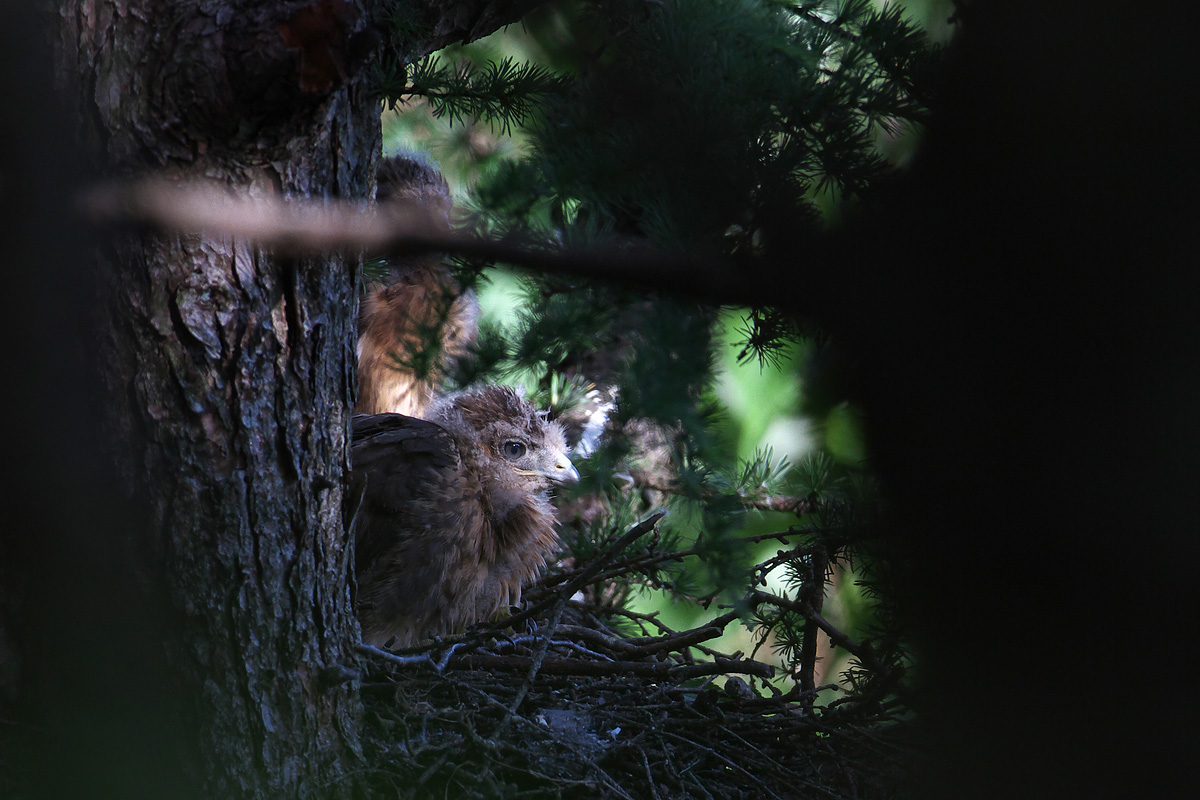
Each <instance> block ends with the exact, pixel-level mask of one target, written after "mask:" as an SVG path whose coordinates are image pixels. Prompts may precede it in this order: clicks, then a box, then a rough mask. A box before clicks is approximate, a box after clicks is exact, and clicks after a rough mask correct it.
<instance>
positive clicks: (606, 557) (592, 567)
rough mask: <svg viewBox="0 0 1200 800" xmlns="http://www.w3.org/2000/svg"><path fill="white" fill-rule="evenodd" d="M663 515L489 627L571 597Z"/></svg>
mask: <svg viewBox="0 0 1200 800" xmlns="http://www.w3.org/2000/svg"><path fill="white" fill-rule="evenodd" d="M664 516H666V514H665V512H659V513H657V514H651V515H650V516H649V517H647V518H646V519H644V520H642V521H641V522H639V523H638V524H637V525H634V526H633V527H632V528H631V529H630V530H629V532H628V533H626V534H625V535H624V536H622V537H621V538H620V539H617V541H615V542H613V543H612V544H611V545H610V546H609V547H608V549H607V550H605V551H604V552H603V553H601V554H600V555H598V556H596V557H595V558H593V559H592V560H591V561H589V562H588V565H587V566H586V567H584V568H583V569H582V570H581V571H580V572H579V574H578V575H576V576H575V577H574V578H573V579H572V580H571V581H570V582H569V583H567V585H566V586H564V587H563V588H562V589H560V590H558V591H557V592H556V593H555V594H554V595H553V596H551V597H548V598H546V599H545V600H542V601H540V602H538V603H535V604H534V605H533V606H531V607H529V608H527V609H525V610H524V611H521V612H519V613H517V614H513V615H512V616H510V617H507V618H505V619H502V620H500V621H498V622H496V623H494V624H493V625H492V626H491V629H492V630H502V629H504V628H511V627H512V626H513V625H515V624H517V623H518V622H524V621H525V620H527V619H530V618H531V617H533V616H535V615H537V614H540V613H541V612H542V611H544V610H546V609H547V608H549V607H550V606H551V605H553V604H554V603H555V602H557V601H558V600H559V598H564V599H565V598H569V597H571V596H572V595H573V594H575V592H577V591H579V590H580V589H582V588H583V587H584V586H586V585H587V584H588V583H590V582H591V581H592V578H593V577H594V576H595V575H596V573H598V572H599V571H600V570H601V568H603V567H604V565H605V564H607V563H608V562H609V561H611V560H612V559H613V557H614V556H615V555H616V554H617V553H620V552H621V551H622V550H624V549H625V548H626V547H628V546H629V545H630V544H631V543H633V542H634V541H635V540H636V539H638V538H640V537H642V536H645V535H646V534H647V533H649V532H650V531H652V530H654V526H655V525H657V524H658V521H659V520H660V519H662V518H663V517H664Z"/></svg>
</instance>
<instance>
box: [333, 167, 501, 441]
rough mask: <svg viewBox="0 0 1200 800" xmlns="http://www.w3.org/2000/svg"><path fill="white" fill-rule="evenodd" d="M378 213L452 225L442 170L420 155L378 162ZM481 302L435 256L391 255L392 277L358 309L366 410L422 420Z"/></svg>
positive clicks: (468, 336) (359, 407)
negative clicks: (414, 217)
mask: <svg viewBox="0 0 1200 800" xmlns="http://www.w3.org/2000/svg"><path fill="white" fill-rule="evenodd" d="M377 180H378V188H377V191H376V199H377V200H378V201H379V210H380V213H393V212H394V213H395V214H396V218H397V219H398V220H399V219H408V220H410V223H411V219H412V217H413V215H412V213H411V212H412V211H413V210H414V209H417V210H419V211H420V212H421V214H419V215H418V216H419V217H420V218H423V219H425V220H426V222H428V223H429V224H430V225H431V226H433V227H435V228H448V227H449V214H450V190H449V187H448V186H447V185H446V180H445V179H444V178H443V177H442V175H441V173H440V172H438V171H437V169H436V168H435V167H433V166H432V165H430V164H428V163H426V162H424V161H422V160H420V159H419V158H415V157H408V156H393V157H391V158H387V159H384V160H383V162H382V163H381V164H380V166H379V171H378V177H377ZM478 318H479V302H478V300H476V298H475V293H474V292H471V291H470V290H466V291H464V290H463V289H462V288H461V287H460V286H459V284H458V282H457V281H455V279H454V276H452V275H451V274H450V270H449V269H448V268H447V266H446V265H445V263H443V261H442V260H441V259H440V258H439V257H437V256H414V257H409V258H404V257H398V258H390V259H389V261H388V263H387V277H386V279H385V280H382V281H375V282H373V283H372V285H371V286H369V287H368V290H367V293H366V295H365V296H364V297H363V301H362V305H361V307H360V310H359V323H358V331H359V339H358V402H357V403H356V404H355V410H356V411H358V412H360V413H364V414H380V413H384V412H389V413H396V414H408V415H410V416H416V417H424V416H425V414H426V411H427V409H428V408H429V405H430V403H432V402H433V399H434V397H435V395H436V393H437V389H438V385H439V384H440V383H441V379H442V378H443V377H444V375H445V372H446V369H447V368H448V367H449V365H450V364H451V362H452V361H453V360H454V359H456V358H459V357H461V356H463V355H465V354H466V351H467V347H468V346H469V345H470V343H471V342H472V341H474V339H475V332H476V329H477V328H478Z"/></svg>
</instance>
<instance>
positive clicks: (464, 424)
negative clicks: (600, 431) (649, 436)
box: [351, 386, 579, 647]
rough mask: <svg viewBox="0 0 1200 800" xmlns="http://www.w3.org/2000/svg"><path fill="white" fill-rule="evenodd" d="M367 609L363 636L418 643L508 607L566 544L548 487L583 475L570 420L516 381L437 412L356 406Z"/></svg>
mask: <svg viewBox="0 0 1200 800" xmlns="http://www.w3.org/2000/svg"><path fill="white" fill-rule="evenodd" d="M351 462H352V467H353V480H354V485H355V490H356V492H355V493H356V494H360V495H361V497H362V500H361V503H360V505H359V509H358V513H357V523H356V530H355V548H356V551H355V567H356V571H357V575H358V598H357V603H356V610H357V613H358V618H359V621H360V623H361V624H362V631H363V641H364V642H366V643H367V644H372V645H376V646H382V645H388V644H390V645H391V646H393V647H410V646H412V645H414V644H416V643H417V642H418V641H420V640H421V639H424V638H428V637H431V636H444V635H449V634H453V633H458V632H461V631H463V630H465V629H466V628H467V627H469V626H471V625H473V624H475V623H477V622H481V621H484V620H487V619H491V618H493V617H495V616H496V615H497V614H498V613H500V612H503V611H507V610H508V608H509V607H510V606H513V605H516V604H517V603H519V602H520V599H521V587H522V585H523V584H525V583H528V582H529V581H531V580H533V579H534V578H536V577H537V576H538V574H539V573H540V572H541V570H542V568H543V567H544V566H545V564H546V559H547V558H548V557H549V556H550V555H551V554H553V553H554V551H555V550H556V549H557V548H558V546H559V540H558V534H557V533H556V532H555V525H556V520H555V516H554V509H553V507H552V506H551V504H550V500H549V497H548V495H547V492H548V490H549V488H550V487H551V486H552V485H554V484H562V483H568V482H574V481H577V480H579V473H578V472H577V471H576V470H575V467H574V465H573V464H572V463H571V461H570V459H569V458H568V457H567V443H566V439H565V437H564V434H563V429H562V426H561V425H559V424H558V423H557V422H551V421H549V420H547V419H546V418H545V416H544V415H542V414H541V413H539V412H538V411H537V410H536V409H535V408H534V407H533V405H531V404H530V403H529V402H527V401H526V400H524V399H523V398H521V397H520V396H519V395H518V394H517V393H516V392H514V391H513V390H512V389H509V388H507V387H503V386H488V387H485V388H483V389H480V390H477V391H473V392H468V393H464V394H459V395H453V396H448V397H445V398H442V399H441V400H440V401H438V402H437V403H436V404H435V405H434V406H433V407H432V408H431V410H430V416H429V419H427V420H421V419H415V418H413V417H408V416H403V415H400V414H375V415H355V417H354V443H353V446H352V449H351Z"/></svg>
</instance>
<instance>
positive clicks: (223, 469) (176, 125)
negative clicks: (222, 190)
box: [35, 0, 531, 797]
mask: <svg viewBox="0 0 1200 800" xmlns="http://www.w3.org/2000/svg"><path fill="white" fill-rule="evenodd" d="M378 5H379V7H374V5H373V4H370V3H364V2H363V1H362V0H353V1H352V2H349V1H347V0H315V1H314V0H302V1H301V2H296V1H295V0H278V2H273V3H268V4H262V3H253V2H248V0H204V1H203V2H199V3H194V2H163V1H162V0H157V1H156V0H115V1H108V2H106V1H105V0H72V1H71V2H66V3H63V4H61V5H59V6H57V7H56V8H54V9H53V10H52V11H51V12H50V13H51V15H53V22H54V25H52V36H53V39H54V44H55V57H56V61H57V63H56V68H57V72H58V75H59V82H60V84H61V88H62V89H63V90H64V91H65V95H66V96H67V97H69V98H70V99H71V102H72V103H73V104H74V106H75V107H74V111H75V113H76V115H77V122H78V124H79V131H78V133H79V137H80V139H81V142H82V145H83V149H84V150H85V151H86V152H87V154H88V156H89V157H90V158H91V160H92V163H93V165H94V167H95V168H96V169H97V170H98V171H100V172H101V173H104V174H107V175H110V176H118V177H120V176H127V175H131V174H137V173H142V172H146V171H155V172H158V173H165V174H167V175H173V176H179V177H188V178H197V177H201V178H205V179H210V180H213V181H215V182H217V183H219V184H224V185H227V186H229V187H231V188H232V189H233V190H235V191H237V192H239V193H242V194H244V195H247V196H252V197H253V196H268V195H274V196H282V197H310V198H311V197H329V198H333V197H339V198H366V197H368V196H369V193H370V191H371V185H372V176H373V174H374V168H375V162H376V158H377V155H378V152H379V148H380V131H379V108H378V104H377V103H376V102H375V101H374V100H372V99H371V96H370V92H369V88H368V87H367V86H366V83H365V79H364V74H365V72H366V70H365V69H364V67H365V66H366V64H367V63H369V60H370V59H371V58H373V57H376V56H377V55H378V53H379V48H380V46H381V44H382V43H383V42H384V40H385V39H387V38H388V37H391V36H393V32H391V31H390V30H388V29H387V28H386V26H384V25H383V24H382V23H378V22H376V21H375V18H378V19H383V18H384V17H385V16H386V14H387V13H392V14H394V13H396V10H395V9H393V8H390V7H389V8H385V7H384V6H385V4H383V3H380V4H378ZM530 5H531V4H530V3H478V2H460V3H451V4H440V3H439V4H435V3H429V4H425V5H421V4H411V6H410V7H409V13H410V14H411V15H412V16H413V17H414V22H415V23H416V24H415V25H414V27H413V31H414V32H413V34H412V35H411V36H410V40H409V41H407V42H404V43H402V45H401V44H398V43H396V42H394V41H390V42H387V44H388V45H390V46H393V47H395V48H396V49H397V50H398V51H399V52H402V53H405V54H406V55H407V56H408V57H416V56H419V55H422V54H424V53H426V52H428V51H429V50H431V49H433V48H434V47H440V46H442V45H444V44H445V43H447V42H450V41H454V40H456V39H461V38H465V37H469V38H475V37H478V36H480V35H483V34H484V33H487V32H489V31H490V30H493V29H495V28H496V27H498V26H499V25H501V24H504V23H506V22H509V21H512V20H514V19H516V18H518V17H519V16H520V14H521V13H524V11H526V10H527V9H528V8H529V7H530ZM372 15H374V17H373V16H372ZM358 266H359V257H358V254H356V253H352V252H341V253H335V254H330V255H329V256H328V257H322V258H305V259H286V258H282V257H278V256H276V255H273V254H272V253H270V252H268V251H264V250H262V249H260V248H257V247H255V246H252V245H251V244H249V243H247V242H244V241H236V240H234V239H232V238H212V237H206V236H199V235H175V234H167V233H162V232H147V231H136V232H125V233H123V234H120V235H119V236H115V237H111V238H108V239H107V240H106V241H105V243H104V245H103V246H102V248H101V249H100V253H99V255H98V256H97V264H96V267H97V270H96V277H97V283H98V285H99V291H98V296H97V297H96V301H95V309H94V313H95V316H96V321H97V323H98V324H97V331H98V334H97V336H96V338H95V341H94V344H95V347H94V350H95V354H94V358H95V362H96V364H95V366H96V368H97V371H98V373H99V378H100V383H101V385H102V386H103V392H102V394H103V395H104V400H105V403H106V408H107V412H108V413H107V415H106V419H105V421H104V423H103V425H104V429H105V435H106V438H107V441H108V443H109V449H110V450H111V451H112V457H113V458H114V459H115V461H116V463H117V471H116V474H117V476H118V477H119V481H120V484H121V487H122V491H123V492H125V493H127V494H128V496H129V497H131V498H133V500H134V501H135V504H136V507H139V508H141V509H144V510H145V511H146V513H147V516H148V519H149V522H148V523H147V524H145V525H137V526H133V527H132V528H130V529H128V530H129V531H130V532H128V533H127V534H126V537H125V538H126V540H125V541H121V542H112V543H110V544H111V546H112V547H111V550H112V551H113V552H118V553H122V554H125V556H127V561H126V565H129V564H134V565H137V569H136V575H135V577H136V578H137V587H136V591H135V592H134V594H135V595H136V598H137V600H136V601H135V602H146V603H150V604H151V605H153V606H154V608H155V609H156V610H155V613H154V614H152V615H150V616H151V617H153V619H152V620H151V621H149V622H148V623H147V624H146V625H144V626H134V627H136V629H137V630H138V631H140V632H142V634H146V635H148V634H147V632H153V638H152V639H151V641H146V642H143V643H142V644H144V646H145V648H146V650H147V651H151V652H153V653H156V654H157V653H161V655H162V662H163V663H165V664H168V665H169V667H168V669H167V673H166V674H167V675H169V683H170V684H171V687H172V688H173V689H175V690H177V695H172V697H173V698H175V699H173V700H172V701H171V702H168V703H167V704H166V706H164V708H171V709H177V710H178V711H179V712H180V717H179V718H177V719H176V722H177V723H179V722H182V725H181V727H182V729H183V730H184V731H185V734H184V736H183V737H182V738H181V739H178V740H172V744H170V745H168V746H166V747H165V748H164V749H165V750H166V751H169V752H166V753H164V754H163V757H165V758H168V759H170V758H177V759H179V760H180V761H181V762H182V763H183V764H184V765H185V766H184V767H183V772H181V773H179V774H181V775H186V776H187V779H186V780H187V781H188V782H190V783H191V785H190V786H189V787H187V788H190V790H191V791H192V792H194V793H195V794H196V795H197V796H205V797H230V796H245V797H268V796H282V795H286V796H289V797H305V796H314V795H315V796H320V797H336V796H347V795H349V794H350V793H351V792H352V791H353V786H352V781H351V779H350V778H349V777H348V775H349V774H350V773H351V771H352V770H354V769H355V768H357V767H358V766H360V765H357V764H355V763H353V762H354V761H355V759H356V753H357V751H358V747H357V725H358V718H359V715H360V713H361V708H360V704H359V699H358V696H357V692H356V686H355V684H354V682H353V680H352V676H353V672H352V671H351V670H350V669H348V668H347V667H348V666H352V656H351V648H352V646H353V645H354V644H355V643H356V642H357V641H358V639H359V631H358V627H357V623H356V622H355V619H354V615H353V613H352V608H351V594H350V587H351V575H350V567H349V561H348V542H347V537H346V532H345V527H344V523H343V516H342V500H343V497H344V486H345V479H346V473H347V469H348V462H347V422H348V417H349V409H350V407H351V403H352V399H353V397H352V395H353V385H354V380H353V379H354V375H353V369H354V364H353V350H352V344H353V340H354V320H355V317H356V306H357V296H356V291H355V284H356V280H357V269H358ZM118 529H119V528H118ZM109 549H110V548H109V547H107V546H106V547H105V550H106V551H108V550H109ZM50 560H53V559H50ZM128 606H129V604H128V603H127V604H126V607H128ZM135 646H136V645H135ZM116 649H119V648H116ZM118 658H119V657H118ZM157 658H158V657H157V655H155V656H148V657H147V658H146V659H145V660H146V661H147V662H151V661H152V662H155V663H157ZM130 663H133V664H137V665H143V664H142V662H141V661H140V660H139V659H138V658H134V659H133V660H132V661H131V662H130ZM143 666H144V665H143ZM168 694H170V693H168ZM180 698H181V699H182V702H181V704H176V703H175V700H177V699H180ZM35 716H36V715H35ZM126 744H128V745H129V746H132V747H135V748H136V747H138V746H139V745H138V743H137V741H130V742H127V743H126ZM134 763H135V762H134V761H129V762H128V763H127V766H129V767H130V768H133V765H134ZM165 772H166V773H167V775H168V777H167V778H166V779H165V781H164V782H161V783H159V784H158V786H159V789H160V790H161V789H162V787H163V786H170V787H173V788H172V793H174V794H176V796H178V794H179V793H180V792H182V791H184V788H183V787H181V786H180V785H179V782H178V780H177V778H178V776H177V775H176V774H175V772H174V771H173V770H171V769H169V768H168V769H166V770H165ZM172 776H175V777H172ZM128 783H129V782H128V781H127V782H126V784H127V785H128ZM143 786H144V785H143ZM114 791H115V789H114Z"/></svg>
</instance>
